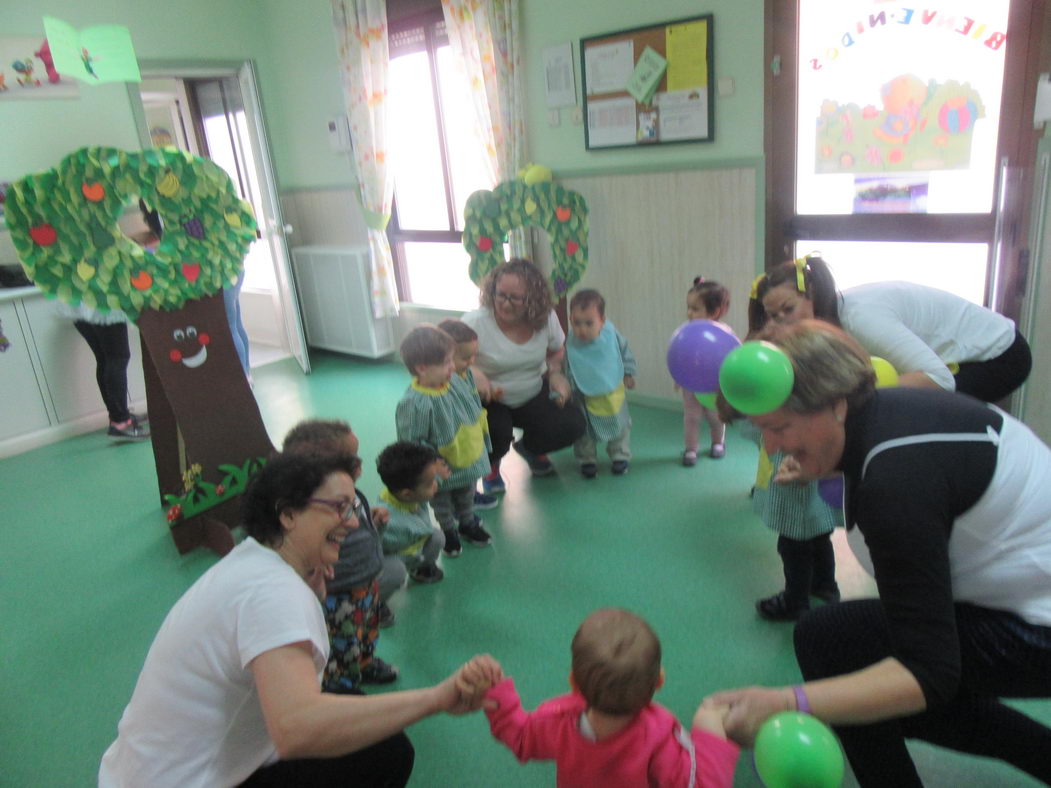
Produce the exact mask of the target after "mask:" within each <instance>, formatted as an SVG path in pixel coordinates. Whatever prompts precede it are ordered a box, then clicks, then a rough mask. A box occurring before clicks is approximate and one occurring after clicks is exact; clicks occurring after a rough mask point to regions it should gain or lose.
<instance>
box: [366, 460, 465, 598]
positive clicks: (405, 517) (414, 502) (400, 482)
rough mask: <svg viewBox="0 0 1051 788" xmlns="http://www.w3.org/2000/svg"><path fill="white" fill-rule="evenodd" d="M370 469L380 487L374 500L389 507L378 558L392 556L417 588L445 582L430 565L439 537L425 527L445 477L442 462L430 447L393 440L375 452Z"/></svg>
mask: <svg viewBox="0 0 1051 788" xmlns="http://www.w3.org/2000/svg"><path fill="white" fill-rule="evenodd" d="M376 469H377V470H378V471H379V474H380V479H382V480H383V484H384V485H386V486H385V487H384V488H383V489H382V490H381V491H380V500H382V501H383V502H384V503H386V504H387V505H388V507H390V519H389V520H388V521H387V527H386V528H385V529H384V530H383V553H384V555H393V556H397V557H398V559H399V560H400V561H401V562H402V563H404V564H405V568H406V569H407V570H408V571H409V577H411V578H412V579H413V580H415V581H416V582H417V583H437V582H438V581H439V580H441V579H442V578H443V577H445V573H444V572H442V570H441V569H439V568H438V566H437V563H436V562H437V560H438V556H439V555H440V554H441V552H442V547H443V546H444V545H445V537H444V535H443V534H442V532H441V531H440V530H438V529H436V528H435V527H434V525H433V524H432V522H431V507H430V503H429V501H430V500H431V499H432V498H434V494H435V493H436V492H438V478H439V477H440V476H442V475H443V474H445V473H448V470H447V468H446V465H445V462H444V461H443V460H442V458H441V455H439V454H438V452H436V451H435V450H434V449H432V448H431V447H430V446H424V445H423V444H420V443H409V442H407V441H398V442H397V443H392V444H391V445H390V446H388V447H387V448H385V449H384V450H383V451H382V452H380V456H379V457H377V458H376Z"/></svg>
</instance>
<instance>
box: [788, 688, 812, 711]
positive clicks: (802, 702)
mask: <svg viewBox="0 0 1051 788" xmlns="http://www.w3.org/2000/svg"><path fill="white" fill-rule="evenodd" d="M792 692H793V693H795V696H796V711H801V712H803V713H804V714H810V703H809V701H807V696H806V692H804V690H803V685H802V684H796V686H794V687H792Z"/></svg>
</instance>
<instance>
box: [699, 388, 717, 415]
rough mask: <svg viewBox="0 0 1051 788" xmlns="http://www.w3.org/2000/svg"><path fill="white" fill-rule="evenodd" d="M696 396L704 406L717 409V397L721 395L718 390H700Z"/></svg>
mask: <svg viewBox="0 0 1051 788" xmlns="http://www.w3.org/2000/svg"><path fill="white" fill-rule="evenodd" d="M694 396H695V397H697V401H698V402H699V403H701V404H702V405H704V407H706V408H708V410H715V409H716V405H715V398H716V397H718V396H719V392H718V391H706V392H699V393H697V394H695V395H694Z"/></svg>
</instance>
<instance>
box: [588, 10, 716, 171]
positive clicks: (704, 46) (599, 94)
mask: <svg viewBox="0 0 1051 788" xmlns="http://www.w3.org/2000/svg"><path fill="white" fill-rule="evenodd" d="M712 63H713V60H712V15H711V14H706V15H704V16H695V17H690V18H689V19H677V20H675V21H673V22H664V23H662V24H659V25H647V26H646V27H636V28H632V29H631V30H622V31H620V32H618V33H606V34H604V35H600V36H591V37H590V38H582V39H580V74H581V84H582V87H583V93H584V147H585V148H587V149H588V150H597V149H603V148H633V147H636V146H639V145H659V144H663V143H672V142H711V141H712V140H713V139H714V138H715V111H714V107H713V103H712V97H713V95H714V91H713V85H714V76H713V73H712V71H713V70H712Z"/></svg>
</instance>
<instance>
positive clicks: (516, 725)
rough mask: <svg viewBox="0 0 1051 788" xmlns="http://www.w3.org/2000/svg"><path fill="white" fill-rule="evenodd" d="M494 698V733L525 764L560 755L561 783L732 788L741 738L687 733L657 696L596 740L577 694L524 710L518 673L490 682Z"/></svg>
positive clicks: (567, 787)
mask: <svg viewBox="0 0 1051 788" xmlns="http://www.w3.org/2000/svg"><path fill="white" fill-rule="evenodd" d="M486 698H491V699H493V700H496V701H497V702H499V704H500V707H499V708H498V709H496V710H493V711H490V710H488V709H487V710H486V712H485V713H486V716H487V717H488V718H489V727H490V729H491V730H492V732H493V736H495V737H496V738H497V739H499V740H500V741H502V742H503V743H504V744H506V745H507V746H508V747H509V748H510V750H511V752H513V753H514V754H515V757H516V758H518V760H519V761H521V762H523V763H524V762H525V761H529V760H554V761H555V762H556V763H557V766H558V785H559V786H560V787H561V788H596V787H597V786H601V788H638V787H639V786H644V785H649V786H654V787H655V788H657V787H659V788H677V787H678V786H700V787H702V788H730V786H731V785H732V784H733V776H734V767H735V765H736V764H737V756H738V754H739V750H738V747H737V745H736V744H733V743H732V742H729V741H727V740H726V739H723V738H720V737H718V736H715V735H714V734H712V733H709V732H708V731H702V730H694V731H691V732H690V735H689V736H686V734H685V732H684V731H683V730H682V727H681V726H680V725H679V722H678V720H676V719H675V717H673V716H672V714H671V712H669V711H668V710H667V709H666V708H664V707H663V706H660V705H658V704H656V703H650V704H649V705H648V706H647V707H646V708H644V709H643V710H642V711H640V712H639V713H638V716H636V717H635V719H634V720H632V722H631V723H630V724H629V725H628V726H627V727H626V728H624V729H623V730H621V731H619V732H617V733H616V734H614V735H613V736H610V737H609V738H606V739H603V740H602V741H592V740H590V739H588V738H587V737H585V736H584V735H583V734H582V733H581V731H580V717H581V715H582V714H583V713H584V711H585V710H586V708H587V705H586V703H585V701H584V698H583V696H581V695H579V694H577V693H572V694H569V695H562V696H561V697H558V698H552V699H551V700H548V701H545V702H544V703H542V704H540V706H539V707H538V708H537V710H536V711H534V712H533V713H532V714H528V713H526V711H525V710H523V709H522V702H521V700H519V698H518V693H517V692H516V691H515V685H514V681H513V680H512V679H504V680H503V681H501V682H500V683H499V684H497V685H496V686H495V687H493V688H492V689H490V690H489V692H488V693H486Z"/></svg>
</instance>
